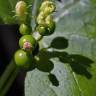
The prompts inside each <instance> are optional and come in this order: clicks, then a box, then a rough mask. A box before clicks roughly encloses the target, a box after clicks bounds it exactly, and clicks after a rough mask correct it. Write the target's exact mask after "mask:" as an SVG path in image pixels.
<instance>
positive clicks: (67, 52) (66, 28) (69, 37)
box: [25, 0, 96, 96]
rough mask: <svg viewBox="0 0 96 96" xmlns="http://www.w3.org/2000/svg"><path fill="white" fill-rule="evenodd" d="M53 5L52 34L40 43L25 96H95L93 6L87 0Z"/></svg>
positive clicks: (94, 15) (95, 61)
mask: <svg viewBox="0 0 96 96" xmlns="http://www.w3.org/2000/svg"><path fill="white" fill-rule="evenodd" d="M56 4H57V7H58V9H57V13H56V14H55V21H56V22H57V23H56V24H57V26H56V31H55V33H54V34H53V35H51V36H48V37H44V39H43V40H42V46H43V47H44V48H43V49H41V50H40V52H39V54H38V56H37V57H36V58H37V59H38V61H36V64H37V65H36V68H35V69H34V70H32V71H29V72H28V73H27V75H26V78H25V96H96V88H95V86H96V43H95V42H96V28H95V26H96V21H95V20H96V12H95V7H94V6H92V5H91V3H90V1H88V0H64V1H62V3H59V2H56Z"/></svg>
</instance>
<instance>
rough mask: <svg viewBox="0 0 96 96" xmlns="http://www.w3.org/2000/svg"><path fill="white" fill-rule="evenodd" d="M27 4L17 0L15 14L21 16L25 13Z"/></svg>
mask: <svg viewBox="0 0 96 96" xmlns="http://www.w3.org/2000/svg"><path fill="white" fill-rule="evenodd" d="M26 9H27V5H26V3H25V2H24V1H18V2H17V4H16V6H15V11H16V15H17V16H19V17H23V16H24V15H25V13H26Z"/></svg>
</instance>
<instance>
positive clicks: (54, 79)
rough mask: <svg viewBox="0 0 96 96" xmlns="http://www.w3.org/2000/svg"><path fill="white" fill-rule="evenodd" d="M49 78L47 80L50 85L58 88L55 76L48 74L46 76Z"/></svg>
mask: <svg viewBox="0 0 96 96" xmlns="http://www.w3.org/2000/svg"><path fill="white" fill-rule="evenodd" d="M48 77H49V80H50V81H51V83H52V84H53V85H54V86H59V81H58V80H57V78H56V76H55V75H54V74H51V73H50V74H49V75H48Z"/></svg>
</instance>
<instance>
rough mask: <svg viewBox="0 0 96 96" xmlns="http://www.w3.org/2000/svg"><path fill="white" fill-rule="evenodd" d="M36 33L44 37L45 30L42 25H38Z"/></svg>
mask: <svg viewBox="0 0 96 96" xmlns="http://www.w3.org/2000/svg"><path fill="white" fill-rule="evenodd" d="M36 31H37V32H39V34H40V35H43V36H44V35H46V32H47V28H46V27H45V26H43V25H38V26H37V28H36Z"/></svg>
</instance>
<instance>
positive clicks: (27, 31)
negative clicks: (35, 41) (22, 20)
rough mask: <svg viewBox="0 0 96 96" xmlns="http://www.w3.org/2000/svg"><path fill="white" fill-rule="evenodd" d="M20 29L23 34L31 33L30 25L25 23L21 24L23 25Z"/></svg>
mask: <svg viewBox="0 0 96 96" xmlns="http://www.w3.org/2000/svg"><path fill="white" fill-rule="evenodd" d="M19 31H20V33H21V34H22V35H27V34H30V30H29V28H28V26H27V25H25V24H21V25H20V28H19Z"/></svg>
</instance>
